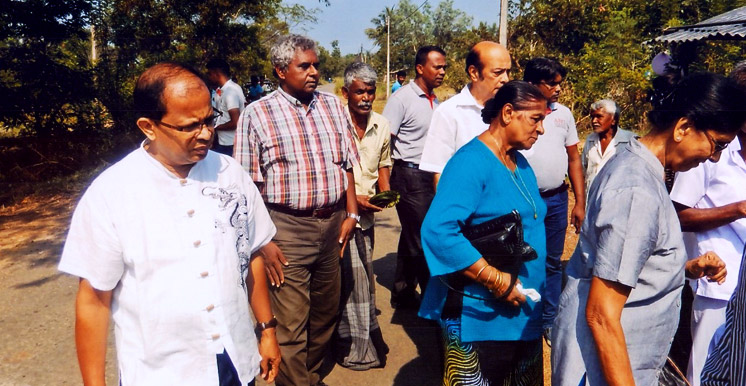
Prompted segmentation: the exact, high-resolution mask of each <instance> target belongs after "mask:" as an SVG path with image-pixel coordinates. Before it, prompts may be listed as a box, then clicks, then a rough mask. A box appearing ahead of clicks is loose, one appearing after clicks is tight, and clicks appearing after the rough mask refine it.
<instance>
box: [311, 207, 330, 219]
mask: <svg viewBox="0 0 746 386" xmlns="http://www.w3.org/2000/svg"><path fill="white" fill-rule="evenodd" d="M332 209H333V208H332V207H330V206H327V207H323V208H317V209H314V210H313V213H312V214H311V215H312V216H313V217H316V218H329V217H331V214H332V212H333V210H332Z"/></svg>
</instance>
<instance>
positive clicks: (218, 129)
mask: <svg viewBox="0 0 746 386" xmlns="http://www.w3.org/2000/svg"><path fill="white" fill-rule="evenodd" d="M207 79H208V80H209V81H210V83H212V85H213V87H214V89H215V106H216V108H217V113H218V114H220V115H219V116H218V120H217V122H215V133H216V134H217V137H218V138H217V141H216V142H215V143H214V146H213V150H215V151H217V152H218V153H221V154H225V155H230V156H232V155H233V140H234V139H235V137H236V124H237V123H238V117H239V116H241V112H242V111H243V109H244V107H245V106H246V97H245V96H244V94H243V90H242V89H241V86H239V85H238V84H237V83H236V82H234V81H232V80H231V68H230V66H229V65H228V63H226V62H225V61H224V60H222V59H212V60H210V61H209V62H207Z"/></svg>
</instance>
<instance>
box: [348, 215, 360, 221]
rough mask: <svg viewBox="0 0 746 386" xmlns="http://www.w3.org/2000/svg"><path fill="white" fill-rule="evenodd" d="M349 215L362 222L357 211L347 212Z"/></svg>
mask: <svg viewBox="0 0 746 386" xmlns="http://www.w3.org/2000/svg"><path fill="white" fill-rule="evenodd" d="M347 217H349V218H354V219H355V221H357V222H360V215H359V214H357V213H347Z"/></svg>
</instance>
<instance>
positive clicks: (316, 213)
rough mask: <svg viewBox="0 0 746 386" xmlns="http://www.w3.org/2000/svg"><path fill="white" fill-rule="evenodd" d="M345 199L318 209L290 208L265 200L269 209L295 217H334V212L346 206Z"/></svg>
mask: <svg viewBox="0 0 746 386" xmlns="http://www.w3.org/2000/svg"><path fill="white" fill-rule="evenodd" d="M344 201H345V200H341V201H340V202H338V203H336V204H334V205H329V206H325V207H322V208H316V209H293V208H288V207H287V206H284V205H280V204H273V203H270V202H265V203H264V204H265V205H266V206H267V209H271V210H274V211H276V212H280V213H285V214H287V215H290V216H294V217H314V218H323V219H327V218H329V217H332V215H333V214H334V213H336V212H337V211H338V210H341V209H342V208H344V205H345V202H344Z"/></svg>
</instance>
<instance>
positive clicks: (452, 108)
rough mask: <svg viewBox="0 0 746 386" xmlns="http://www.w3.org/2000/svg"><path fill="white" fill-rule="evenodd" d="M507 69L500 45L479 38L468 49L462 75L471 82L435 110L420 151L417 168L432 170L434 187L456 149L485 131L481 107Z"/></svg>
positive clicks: (507, 57)
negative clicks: (464, 74) (464, 73)
mask: <svg viewBox="0 0 746 386" xmlns="http://www.w3.org/2000/svg"><path fill="white" fill-rule="evenodd" d="M510 68H511V62H510V53H508V50H506V49H505V47H503V46H501V45H500V44H497V43H495V42H491V41H482V42H479V43H477V44H475V45H474V46H473V47H472V48H471V50H469V53H468V54H467V55H466V74H467V75H468V76H469V79H470V80H471V83H469V84H467V85H466V86H464V88H463V89H462V90H461V92H460V93H459V94H458V95H456V96H454V97H452V98H451V99H449V100H447V101H445V102H443V103H441V104H440V105H439V106H438V108H437V109H435V112H433V118H432V120H431V121H430V129H429V130H428V132H427V139H426V140H425V147H424V149H423V150H422V158H421V160H420V169H422V170H426V171H429V172H433V173H434V175H433V182H434V184H435V185H436V186H437V184H438V179H439V178H440V174H441V173H442V172H443V168H444V167H445V166H446V163H447V162H448V160H449V159H451V156H453V154H454V153H455V152H456V150H458V149H460V148H461V146H464V145H466V144H467V143H468V142H469V141H471V140H472V139H473V138H474V137H476V136H477V135H479V134H481V133H482V132H484V131H485V130H487V127H488V126H489V125H488V124H486V123H484V122H483V121H482V109H483V108H484V104H485V102H487V101H488V100H490V99H491V98H492V97H494V96H495V94H497V90H499V89H500V87H502V85H504V84H505V83H508V81H509V80H510Z"/></svg>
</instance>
